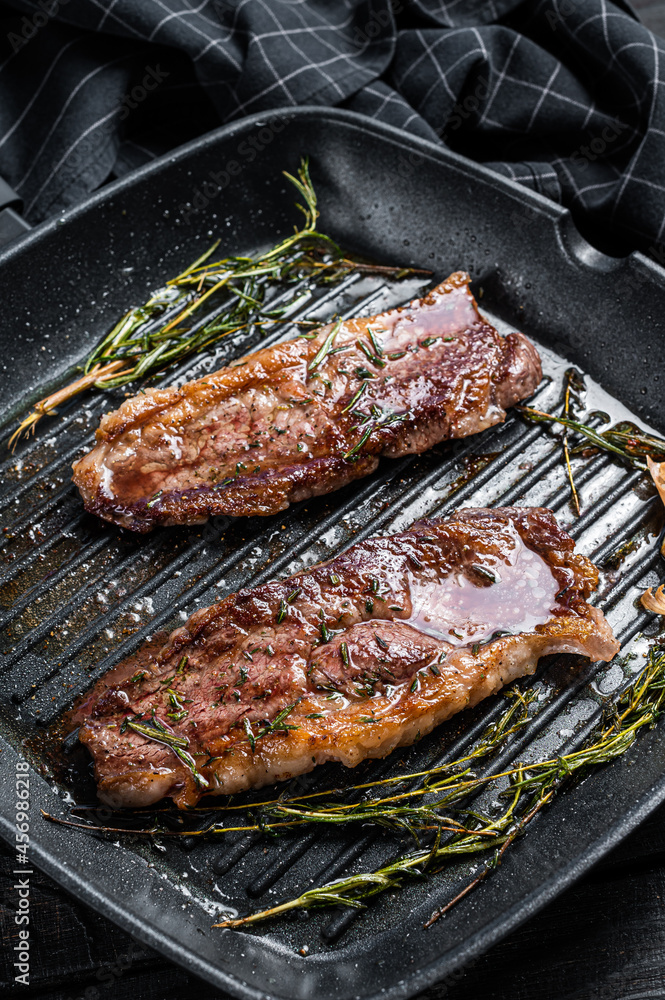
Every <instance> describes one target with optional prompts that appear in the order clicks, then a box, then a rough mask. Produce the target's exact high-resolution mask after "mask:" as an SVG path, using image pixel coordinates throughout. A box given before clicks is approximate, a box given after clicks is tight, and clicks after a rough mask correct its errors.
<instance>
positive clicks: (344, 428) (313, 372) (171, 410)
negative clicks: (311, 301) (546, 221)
mask: <svg viewBox="0 0 665 1000" xmlns="http://www.w3.org/2000/svg"><path fill="white" fill-rule="evenodd" d="M469 280H470V279H469V276H468V274H464V273H461V272H459V273H455V274H452V275H451V276H450V277H449V278H448V280H447V281H444V282H443V283H442V284H440V285H438V286H437V287H436V288H434V289H433V290H432V291H431V292H429V294H427V295H426V296H425V297H424V298H422V299H417V300H415V301H413V302H411V303H409V304H408V305H406V306H403V307H401V308H399V309H391V310H390V311H388V312H385V313H381V314H380V315H378V316H372V317H366V318H363V319H353V320H347V321H345V322H339V323H336V324H330V325H328V326H325V327H322V328H321V330H320V331H318V333H317V335H316V336H315V337H314V338H313V339H305V338H302V337H300V338H297V339H295V340H289V341H286V342H285V343H281V344H276V345H275V346H273V347H268V348H264V349H263V350H260V351H257V352H256V353H254V354H251V355H249V356H248V357H246V358H244V359H243V360H242V361H241V362H238V363H234V364H232V365H230V366H229V367H228V368H223V369H221V370H220V371H218V372H215V373H213V374H210V375H206V376H204V377H203V378H200V379H197V380H196V381H194V382H188V383H187V384H186V385H183V386H182V387H180V388H175V387H173V388H170V389H146V390H145V392H144V393H142V394H140V395H138V396H134V397H133V398H132V399H128V400H126V401H125V402H124V403H123V404H122V406H121V407H120V408H119V409H118V410H116V411H115V412H113V413H108V414H106V416H105V417H103V419H102V421H101V424H100V427H99V430H98V431H97V443H96V444H95V447H94V448H93V449H92V451H90V452H89V453H88V454H87V455H85V456H84V457H83V458H82V459H81V460H80V461H78V462H77V463H76V464H75V465H74V482H75V483H76V485H77V486H78V488H79V490H80V492H81V495H82V497H83V500H84V502H85V506H86V508H87V509H88V510H90V511H92V512H93V513H95V514H98V515H99V516H100V517H102V518H105V519H106V520H108V521H113V522H115V523H116V524H120V525H123V526H124V527H127V528H131V529H132V530H134V531H141V532H144V531H150V530H151V528H153V527H154V526H155V525H158V524H162V525H171V524H194V523H199V522H202V521H205V520H206V519H207V518H208V517H210V516H211V515H213V514H230V515H233V516H237V515H242V516H246V515H255V514H259V515H268V514H274V513H276V512H278V511H281V510H284V509H286V508H287V507H288V506H289V504H292V503H294V502H296V501H298V500H304V499H307V498H308V497H311V496H316V495H319V494H323V493H329V492H331V491H332V490H336V489H339V488H340V487H342V486H345V485H346V484H347V483H349V482H351V481H352V480H354V479H357V478H359V477H361V476H366V475H368V474H369V473H371V472H373V471H374V469H375V468H376V467H377V465H378V462H379V457H380V456H382V455H386V456H389V457H397V456H400V455H406V454H415V453H419V452H422V451H425V450H426V449H428V448H430V447H431V446H432V445H434V444H436V443H437V442H440V441H444V440H446V439H448V438H461V437H467V436H468V435H470V434H477V433H478V432H479V431H482V430H484V429H485V428H486V427H491V426H492V425H494V424H496V423H499V422H500V421H502V420H504V419H505V416H506V409H507V408H508V407H510V406H512V405H513V404H515V403H517V402H519V401H520V400H522V399H525V398H526V397H527V396H530V395H531V394H532V393H533V392H534V390H535V389H536V386H537V385H538V383H539V382H540V379H541V377H542V372H541V366H540V359H539V357H538V353H537V351H536V349H535V348H534V347H533V345H532V344H531V343H530V342H529V341H528V340H527V339H526V337H524V336H522V334H520V333H511V334H509V335H508V336H507V337H501V336H499V334H498V333H497V331H496V330H495V329H494V327H493V326H492V325H491V324H490V323H489V322H488V321H487V320H486V319H484V318H483V317H482V316H481V315H480V313H479V312H478V308H477V306H476V302H475V300H474V298H473V295H472V294H471V292H470V290H469V287H468V285H469Z"/></svg>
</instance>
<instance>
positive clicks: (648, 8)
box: [0, 0, 665, 1000]
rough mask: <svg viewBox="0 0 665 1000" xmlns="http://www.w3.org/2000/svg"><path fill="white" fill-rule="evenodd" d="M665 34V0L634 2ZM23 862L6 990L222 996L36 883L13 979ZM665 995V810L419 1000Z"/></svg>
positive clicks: (44, 996) (3, 972)
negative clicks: (24, 961)
mask: <svg viewBox="0 0 665 1000" xmlns="http://www.w3.org/2000/svg"><path fill="white" fill-rule="evenodd" d="M633 7H634V8H635V9H636V10H638V11H639V14H640V17H641V19H642V20H643V21H644V23H645V24H647V25H648V26H649V27H650V28H651V29H652V30H653V31H655V32H657V33H658V34H659V35H661V36H662V37H665V0H633ZM12 860H13V855H10V854H9V852H8V851H7V850H6V849H5V848H4V847H2V846H0V931H1V934H2V942H3V947H2V950H1V951H0V989H1V990H2V994H3V995H7V994H8V993H12V994H13V995H17V994H20V995H21V996H33V997H39V998H41V1000H83V998H84V1000H186V998H188V997H193V996H195V997H196V1000H213V998H215V1000H223V996H224V995H223V994H221V993H220V992H219V991H218V990H215V989H213V988H212V987H211V986H208V985H207V984H205V983H203V982H201V981H200V980H199V979H196V978H194V977H193V976H190V975H188V974H187V973H186V972H183V971H182V970H181V969H179V968H177V967H176V966H173V965H171V964H170V963H169V962H167V961H166V960H165V959H164V958H162V957H161V956H160V955H157V954H155V952H153V951H151V950H150V949H149V948H146V947H144V946H143V945H138V944H137V943H136V942H135V941H133V939H132V938H130V937H129V936H128V935H127V934H125V933H124V932H123V931H121V930H119V929H118V928H117V927H115V926H114V925H113V924H111V923H109V922H108V920H105V919H104V918H102V917H99V916H98V915H97V914H96V913H94V912H93V911H92V910H90V909H88V908H87V907H86V906H82V905H81V904H80V903H79V902H77V901H76V900H75V899H73V898H72V897H71V896H69V895H68V894H67V893H66V892H64V891H63V890H62V889H61V888H60V887H59V886H57V885H56V884H55V883H54V882H52V881H51V880H50V879H49V878H47V877H46V876H44V875H40V874H35V875H33V876H32V878H31V884H30V897H31V898H30V903H31V917H32V926H31V968H30V986H29V987H24V986H16V985H15V984H14V970H13V968H12V962H13V957H12V951H11V947H10V946H8V942H9V940H10V938H11V936H12V935H13V934H14V932H15V927H14V924H13V912H14V908H15V899H14V895H15V894H14V892H13V890H12V885H13V882H14V878H13V877H12V876H11V874H10V872H11V870H12V868H13V863H12ZM443 997H446V998H447V1000H477V998H480V997H482V998H483V1000H646V998H653V997H662V998H665V806H663V807H662V808H661V809H659V810H658V811H657V812H656V813H655V814H654V815H653V816H652V817H651V818H650V819H649V820H647V821H646V822H645V823H644V824H643V825H642V826H641V827H640V828H639V829H638V830H636V831H635V832H634V833H633V834H632V836H631V837H629V838H628V839H627V840H625V841H624V843H623V844H621V845H620V846H619V847H618V848H617V849H616V850H615V851H614V852H613V853H612V854H611V855H609V856H608V857H607V858H606V859H605V860H604V861H603V862H602V863H601V864H600V865H598V866H597V867H596V868H595V869H593V871H592V872H591V873H590V874H589V875H588V876H587V877H586V878H585V879H584V880H583V881H581V882H579V883H578V884H577V885H576V886H574V887H573V888H572V889H570V890H569V891H568V892H566V893H565V894H564V895H562V896H560V897H559V899H557V900H556V901H555V902H554V903H552V904H551V905H550V906H548V907H547V909H545V910H543V911H542V912H541V913H540V914H539V915H538V916H537V917H535V918H534V919H533V920H531V921H529V922H528V923H527V924H525V925H524V926H523V927H521V928H520V929H519V930H517V931H516V932H515V933H514V934H512V935H511V936H510V937H509V938H506V940H504V941H502V942H501V943H500V944H498V945H497V946H496V947H495V948H493V949H492V950H491V951H489V952H487V953H486V954H485V955H483V956H482V957H481V958H480V959H478V960H477V961H476V962H475V963H474V964H473V965H472V966H471V967H469V968H467V969H466V970H464V972H460V973H459V975H457V976H455V977H454V978H452V979H449V980H447V981H445V982H443V983H440V984H439V985H438V986H435V987H433V988H432V989H431V990H428V991H427V992H426V993H424V994H422V996H421V998H420V1000H442V998H443Z"/></svg>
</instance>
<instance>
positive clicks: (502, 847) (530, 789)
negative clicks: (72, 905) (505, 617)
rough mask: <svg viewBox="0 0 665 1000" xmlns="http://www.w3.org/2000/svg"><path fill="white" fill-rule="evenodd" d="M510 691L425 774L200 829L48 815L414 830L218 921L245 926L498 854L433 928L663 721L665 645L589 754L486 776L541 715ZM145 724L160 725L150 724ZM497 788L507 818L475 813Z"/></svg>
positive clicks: (149, 831)
mask: <svg viewBox="0 0 665 1000" xmlns="http://www.w3.org/2000/svg"><path fill="white" fill-rule="evenodd" d="M505 695H506V697H507V698H508V699H509V701H510V704H509V706H508V707H507V709H506V710H505V711H503V712H502V713H501V715H500V716H499V718H498V719H497V721H496V722H494V723H492V724H491V725H490V726H489V727H488V728H487V729H486V730H485V732H484V734H483V736H482V737H481V739H480V740H479V741H478V743H476V744H475V746H473V747H472V748H471V750H470V751H469V752H468V753H467V754H465V755H464V756H462V757H460V758H458V759H457V760H454V761H452V762H448V763H446V764H441V765H436V766H435V767H432V768H428V769H426V770H423V771H418V772H412V773H408V774H397V775H394V776H392V777H389V778H382V779H379V780H377V781H371V782H364V783H360V784H357V785H353V786H350V787H345V788H343V789H326V790H325V791H320V792H310V793H307V794H304V795H300V796H293V797H290V798H288V797H285V796H280V797H278V798H274V799H269V800H264V801H262V802H258V803H254V804H249V805H248V804H246V803H245V804H243V803H240V804H238V803H235V802H233V801H231V802H230V803H229V804H227V805H224V806H221V807H216V806H203V807H198V808H197V809H193V810H191V812H193V813H201V812H203V813H206V814H207V817H206V819H205V820H204V823H203V825H202V826H201V827H200V828H198V829H196V830H191V829H179V830H171V829H169V828H168V826H167V825H165V823H164V822H161V823H159V822H158V821H157V819H155V821H154V822H153V824H152V825H151V826H150V827H147V828H143V829H139V830H137V829H128V828H126V827H124V828H123V827H120V826H117V827H110V826H95V825H92V824H89V823H87V822H82V823H76V822H72V821H71V820H68V819H63V818H60V817H54V816H51V815H49V814H46V813H45V814H44V815H45V818H47V819H50V820H52V821H53V822H56V823H60V824H62V825H65V826H70V827H76V828H79V829H83V830H85V831H87V832H90V833H114V834H116V833H124V834H129V835H132V836H141V835H143V836H151V837H154V836H159V837H184V836H192V837H200V838H206V837H211V836H222V835H225V834H227V833H231V832H237V831H242V832H248V831H257V832H259V831H260V832H264V833H268V834H274V833H280V832H282V831H286V830H288V829H291V830H294V831H297V829H298V828H301V827H307V826H311V825H312V824H322V825H326V824H332V825H346V824H358V823H362V824H364V825H367V824H370V825H373V826H376V827H387V828H389V829H391V830H393V831H397V832H400V833H408V834H410V835H412V836H414V837H415V839H416V841H417V844H418V846H417V848H416V849H415V850H413V851H410V852H408V853H406V854H404V855H401V856H400V857H398V858H396V859H392V860H390V861H389V862H387V863H386V864H385V865H382V866H381V867H380V868H378V869H376V870H375V871H371V872H361V873H359V874H356V875H353V876H350V877H348V878H341V879H337V880H335V881H334V882H331V883H328V884H326V885H323V886H320V887H318V888H314V889H309V890H307V892H305V893H302V894H301V895H300V896H298V897H296V898H294V899H291V900H288V901H287V902H285V903H282V904H280V905H279V906H277V907H272V908H270V909H268V910H262V911H260V912H258V913H254V914H250V915H249V916H247V917H240V918H236V919H235V920H229V921H224V922H223V923H221V924H218V925H216V926H221V927H240V926H243V925H245V924H249V923H255V922H258V921H261V920H266V919H268V918H270V917H274V916H279V915H281V914H283V913H286V912H289V911H290V910H295V909H310V908H320V907H327V906H336V905H346V906H349V907H353V908H359V907H363V906H365V905H366V903H367V901H369V899H371V898H372V897H373V896H375V895H377V894H379V893H381V892H383V891H385V890H386V889H389V888H399V887H401V886H402V885H403V884H404V883H405V881H407V880H409V879H412V878H422V877H424V876H425V875H427V874H434V873H436V872H438V871H441V870H442V869H443V868H445V866H446V865H447V864H448V863H450V862H451V861H454V860H455V859H456V858H458V857H459V856H460V855H464V854H469V855H473V854H479V853H481V852H483V853H487V852H488V851H493V854H492V856H491V857H490V859H489V861H488V862H487V863H486V865H485V866H484V868H483V869H482V871H481V873H480V874H479V875H478V876H477V877H476V878H474V879H473V881H472V882H470V883H469V884H468V885H467V886H466V887H465V888H464V889H463V890H462V891H461V892H460V893H459V894H458V895H457V896H456V897H455V898H454V899H453V900H451V901H449V902H448V903H446V904H445V906H443V907H442V908H441V909H440V910H437V911H436V912H435V913H434V914H432V917H431V918H430V920H429V921H428V922H427V924H426V926H429V925H430V924H431V923H433V922H434V921H435V920H437V919H439V917H441V916H442V915H443V914H444V913H445V912H447V910H449V909H450V908H451V907H452V906H454V905H455V904H456V903H457V902H458V901H459V900H460V899H462V898H463V897H464V896H465V895H467V893H469V892H470V891H471V890H472V889H473V888H475V887H476V886H477V885H479V884H480V883H481V882H482V881H483V880H484V879H485V878H486V877H487V876H488V875H489V874H490V872H491V871H492V870H493V869H494V868H495V867H496V865H497V863H498V861H499V860H500V858H501V856H502V855H503V853H504V852H505V851H506V850H507V849H508V847H509V846H510V845H511V844H512V843H513V842H514V841H515V840H516V839H517V837H518V836H520V835H521V833H522V832H523V831H524V830H525V828H526V827H527V826H528V824H529V823H530V822H531V821H532V819H533V818H534V817H535V816H536V815H537V814H538V813H539V812H540V811H541V810H542V809H543V808H544V806H545V805H547V804H548V803H549V802H550V801H551V800H552V799H553V798H554V797H555V795H556V794H557V793H558V791H559V789H560V788H561V787H562V786H563V785H564V784H566V783H568V782H570V781H572V780H573V779H575V778H579V777H581V776H585V775H586V774H588V773H589V771H590V770H592V769H593V768H594V767H596V766H598V765H600V764H604V763H607V762H609V761H611V760H613V759H615V758H617V757H620V756H621V755H622V754H624V753H625V752H626V751H627V750H628V749H629V748H630V747H631V746H632V744H633V743H634V741H635V739H636V737H637V734H638V732H639V731H640V729H642V728H643V727H644V726H652V725H653V724H654V723H655V721H656V720H657V718H658V716H659V714H660V712H661V710H662V706H663V701H664V700H665V649H664V648H663V647H661V646H652V647H651V649H650V650H649V653H648V657H647V662H646V665H645V667H644V668H643V670H642V671H641V672H640V673H639V674H638V676H637V677H636V678H634V679H633V680H632V681H631V682H630V683H629V684H628V685H627V687H626V688H625V690H624V691H623V693H621V694H620V695H619V696H618V697H616V698H614V699H610V700H608V701H607V703H606V706H605V712H604V714H603V717H602V718H601V720H600V722H599V724H598V725H597V726H596V728H595V729H594V730H593V732H592V733H591V735H590V736H589V737H588V738H587V739H586V740H585V741H584V743H583V744H582V747H581V748H580V749H578V750H575V751H571V752H570V753H567V754H563V755H561V756H557V757H554V758H549V759H546V760H543V761H538V762H536V763H532V764H523V763H517V764H515V765H514V766H512V767H509V768H508V769H506V770H503V771H499V772H496V771H495V772H492V771H490V773H488V774H485V775H480V776H477V775H476V774H474V773H473V771H472V770H471V765H472V764H473V763H474V762H477V761H479V760H482V759H484V758H488V757H491V756H492V755H493V754H495V753H496V752H497V751H498V750H499V749H501V748H502V747H504V746H505V744H506V741H507V740H508V739H509V737H510V736H511V735H513V734H514V733H515V732H517V731H518V730H519V729H521V728H522V727H523V726H525V725H528V722H529V720H530V718H531V717H532V715H531V712H530V705H531V704H532V702H533V701H534V699H535V697H536V692H535V691H533V689H527V690H526V691H522V690H521V689H520V687H519V686H517V685H515V686H513V687H512V688H510V689H508V690H507V691H506V692H505ZM284 718H286V716H284V717H283V718H282V719H280V720H279V722H278V720H277V717H276V719H275V720H274V721H275V723H277V724H278V725H279V726H280V727H286V726H287V725H288V724H286V723H285V722H284ZM137 726H141V723H140V722H138V723H135V724H134V726H132V728H136V727H137ZM142 728H148V729H151V727H145V726H143V727H142ZM137 731H141V730H140V729H137ZM146 735H148V734H146ZM149 735H150V736H151V737H152V738H153V739H154V738H157V739H158V741H163V742H167V740H165V739H164V733H163V732H161V733H159V734H157V735H155V734H154V733H152V732H150V733H149ZM177 739H178V737H176V740H177ZM255 739H256V736H255ZM171 742H174V741H171ZM177 749H183V748H180V747H178V748H177ZM396 786H397V787H396ZM495 787H496V789H497V796H498V799H499V800H500V799H504V800H505V801H506V802H507V804H506V806H505V808H504V809H503V811H502V812H501V814H500V815H499V816H498V817H495V818H492V817H490V816H486V815H483V814H482V813H481V812H479V811H477V810H476V811H474V810H472V809H470V808H469V807H468V803H469V799H470V798H471V797H472V796H473V795H475V794H476V793H478V792H480V791H482V790H483V789H494V788H495ZM358 792H364V793H368V792H370V793H372V794H371V795H370V796H369V797H363V799H362V800H361V801H357V799H356V801H354V802H351V803H349V802H348V801H346V802H341V803H340V802H339V801H338V802H335V801H334V799H335V798H339V796H342V795H344V796H345V797H346V796H349V795H350V794H351V793H358ZM314 800H319V802H315V801H314ZM320 800H324V801H320ZM331 800H333V801H331ZM234 811H238V812H243V813H245V814H246V815H247V816H248V817H249V818H251V820H252V822H250V823H241V824H239V825H228V824H227V823H226V822H221V821H220V820H219V819H218V816H219V813H220V812H227V813H232V812H234ZM452 813H457V814H458V815H457V816H455V815H452ZM140 814H141V813H140V811H138V812H136V811H135V812H132V813H129V814H128V813H127V811H124V813H122V815H124V816H127V815H130V816H133V817H137V816H138V815H140ZM164 815H165V819H166V820H167V821H168V818H169V816H171V815H172V814H171V813H169V812H165V813H164ZM421 834H425V836H426V837H429V836H432V837H433V840H432V842H431V844H428V845H425V846H423V845H422V844H421V843H420V841H418V837H419V835H421ZM444 834H445V835H446V839H444V836H443V835H444Z"/></svg>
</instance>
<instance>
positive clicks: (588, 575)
mask: <svg viewBox="0 0 665 1000" xmlns="http://www.w3.org/2000/svg"><path fill="white" fill-rule="evenodd" d="M596 584H597V572H596V570H595V568H594V566H593V565H592V563H590V562H589V560H588V559H587V558H586V557H584V556H582V555H578V554H575V552H574V543H573V541H572V540H571V538H570V537H569V536H568V535H567V534H566V533H565V532H564V531H562V530H561V529H560V528H559V527H558V525H557V523H556V521H555V519H554V516H553V515H552V513H551V512H550V511H548V510H544V509H542V508H523V509H520V508H505V509H496V510H482V509H480V510H460V511H458V512H457V513H456V514H455V515H454V516H453V517H451V518H450V519H449V520H429V521H420V522H418V523H417V524H415V525H414V526H413V528H412V529H411V530H410V531H407V532H404V533H403V534H399V535H393V536H390V537H382V538H373V539H370V540H369V541H366V542H362V543H360V544H358V545H356V546H354V547H353V548H351V549H349V550H348V551H347V552H345V553H344V554H342V555H341V556H338V557H337V558H336V559H333V560H332V561H330V562H328V563H325V564H322V565H320V566H317V567H315V568H313V569H311V570H309V571H308V572H306V573H302V574H300V575H298V576H294V577H291V578H290V579H288V580H284V581H282V582H276V583H269V584H265V585H264V586H261V587H257V588H256V589H254V590H241V591H240V592H239V593H237V594H232V595H231V596H230V597H227V598H226V599H224V600H222V601H221V602H220V603H218V604H215V605H213V606H212V607H210V608H205V609H203V610H200V611H197V612H196V613H195V614H194V615H192V617H191V618H190V619H189V621H188V622H187V623H186V624H185V625H183V626H182V627H181V628H178V629H176V631H175V632H173V633H172V634H171V636H170V637H169V638H168V640H167V641H166V643H165V644H160V645H159V646H157V647H155V645H154V643H153V645H152V646H147V647H145V648H144V649H143V650H141V651H140V652H139V653H138V655H137V656H136V657H134V658H132V659H130V660H128V661H126V662H125V663H123V664H121V665H120V666H118V667H116V668H115V669H114V670H112V671H110V672H109V673H108V674H107V675H106V676H105V677H103V678H102V679H101V680H100V681H99V682H98V683H97V685H96V686H95V687H94V689H93V690H92V692H91V693H90V694H89V695H88V696H87V697H86V698H85V700H84V701H83V702H82V703H81V704H80V705H79V707H78V709H77V710H76V712H75V713H74V716H73V721H74V723H75V724H78V725H80V726H81V730H80V734H79V737H80V739H81V741H82V742H83V743H85V744H86V745H87V746H88V748H89V750H90V752H91V753H92V756H93V758H94V763H95V769H96V775H97V779H98V784H99V795H100V798H101V799H102V800H103V801H105V802H107V803H109V804H111V805H114V806H118V805H123V806H144V805H148V804H150V803H153V802H155V801H157V800H158V799H160V798H162V797H163V796H170V797H171V798H173V799H174V800H175V801H176V803H177V804H178V805H180V806H187V805H191V804H192V803H194V802H196V801H197V800H198V798H199V797H200V796H201V795H202V794H208V793H222V792H229V793H230V792H237V791H240V790H241V789H245V788H249V787H251V786H257V787H258V786H261V785H264V784H266V783H268V782H272V781H279V780H281V779H285V778H289V777H292V776H293V775H296V774H301V773H303V772H305V771H310V770H311V769H312V768H313V767H315V766H316V765H317V764H320V763H322V762H324V761H330V760H332V761H341V762H342V763H344V764H346V765H348V766H350V767H353V766H354V765H356V764H358V763H359V762H360V761H361V760H363V759H365V758H367V757H384V756H385V755H386V754H388V753H390V751H391V750H393V749H394V748H395V747H397V746H400V745H405V744H408V743H411V742H413V741H414V740H415V739H417V738H418V737H419V736H424V735H425V734H426V733H428V732H429V731H430V730H431V729H432V728H433V727H434V726H436V725H437V724H438V723H439V722H441V721H442V720H444V719H447V718H448V717H449V716H451V715H453V714H454V713H455V712H459V711H460V710H461V709H463V708H466V707H467V706H471V705H475V704H476V703H477V702H479V701H480V700H481V699H483V698H486V697H487V696H488V695H490V694H493V693H494V692H496V691H498V690H499V688H500V687H501V686H502V685H503V684H507V683H508V682H509V681H512V680H514V679H515V678H516V677H520V676H521V675H522V674H529V673H532V672H533V671H534V669H535V667H536V663H537V661H538V658H539V657H541V656H544V655H545V654H547V653H555V652H567V653H581V654H583V655H586V656H589V657H592V658H593V659H596V660H609V659H611V658H612V656H613V655H614V654H615V653H616V652H617V651H618V648H619V644H618V643H617V642H616V641H615V639H614V637H613V635H612V632H611V630H610V627H609V625H608V624H607V622H606V621H605V618H604V617H603V615H602V613H601V612H600V611H598V610H597V609H595V608H593V607H591V606H590V605H588V604H587V603H586V602H585V598H586V597H588V596H589V594H590V593H591V592H592V591H593V590H594V589H595V587H596Z"/></svg>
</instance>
